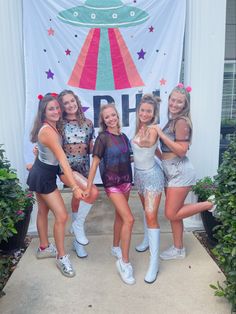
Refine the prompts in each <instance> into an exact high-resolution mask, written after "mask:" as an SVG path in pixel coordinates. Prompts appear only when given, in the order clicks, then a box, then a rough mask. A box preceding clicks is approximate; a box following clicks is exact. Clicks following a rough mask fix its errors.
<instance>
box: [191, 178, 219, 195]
mask: <svg viewBox="0 0 236 314" xmlns="http://www.w3.org/2000/svg"><path fill="white" fill-rule="evenodd" d="M215 190H216V184H215V182H214V179H212V178H211V177H204V178H203V179H201V180H198V181H197V182H196V184H195V185H194V186H193V187H192V191H193V192H194V193H195V194H196V195H197V196H198V199H199V201H206V200H207V199H208V197H209V196H211V195H212V194H215Z"/></svg>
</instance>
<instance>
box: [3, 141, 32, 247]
mask: <svg viewBox="0 0 236 314" xmlns="http://www.w3.org/2000/svg"><path fill="white" fill-rule="evenodd" d="M4 153H5V151H4V150H3V149H2V145H0V243H1V242H2V241H3V240H5V241H7V239H8V238H9V237H11V236H13V235H14V234H15V233H16V232H17V231H16V228H15V224H16V223H17V222H18V221H20V220H22V219H23V218H24V215H25V210H27V209H28V208H29V207H31V206H32V205H33V202H34V199H33V195H32V193H29V191H27V190H24V189H23V188H22V187H21V185H20V183H19V180H18V178H17V175H16V173H15V171H14V170H13V169H11V167H10V163H9V161H8V160H7V159H6V157H5V156H4Z"/></svg>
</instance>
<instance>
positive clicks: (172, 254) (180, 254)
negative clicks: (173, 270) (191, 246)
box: [160, 245, 186, 261]
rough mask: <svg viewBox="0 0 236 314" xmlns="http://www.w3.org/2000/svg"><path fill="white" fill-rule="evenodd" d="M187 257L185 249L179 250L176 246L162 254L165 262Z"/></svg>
mask: <svg viewBox="0 0 236 314" xmlns="http://www.w3.org/2000/svg"><path fill="white" fill-rule="evenodd" d="M185 257H186V250H185V248H182V249H177V248H176V247H175V246H174V245H172V246H171V247H170V248H169V249H167V250H166V251H164V252H162V253H161V254H160V258H161V259H163V260H165V261H167V260H170V259H183V258H185Z"/></svg>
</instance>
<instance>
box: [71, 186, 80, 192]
mask: <svg viewBox="0 0 236 314" xmlns="http://www.w3.org/2000/svg"><path fill="white" fill-rule="evenodd" d="M78 188H79V187H78V185H74V186H73V187H72V189H71V191H72V192H74V191H75V190H77V189H78Z"/></svg>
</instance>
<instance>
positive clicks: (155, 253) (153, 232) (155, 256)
mask: <svg viewBox="0 0 236 314" xmlns="http://www.w3.org/2000/svg"><path fill="white" fill-rule="evenodd" d="M148 238H149V250H150V261H149V268H148V271H147V273H146V276H145V278H144V281H145V282H147V283H153V282H154V281H155V280H156V278H157V274H158V270H159V247H160V229H148Z"/></svg>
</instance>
